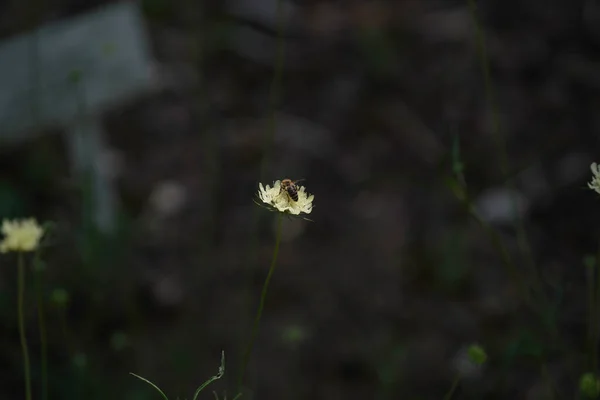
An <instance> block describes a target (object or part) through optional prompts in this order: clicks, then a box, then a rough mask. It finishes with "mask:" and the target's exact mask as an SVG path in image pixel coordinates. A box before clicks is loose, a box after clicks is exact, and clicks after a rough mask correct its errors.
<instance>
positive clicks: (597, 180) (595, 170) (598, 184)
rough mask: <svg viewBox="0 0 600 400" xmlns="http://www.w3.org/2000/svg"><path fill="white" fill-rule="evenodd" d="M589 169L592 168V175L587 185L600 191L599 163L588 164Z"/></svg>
mask: <svg viewBox="0 0 600 400" xmlns="http://www.w3.org/2000/svg"><path fill="white" fill-rule="evenodd" d="M590 169H591V170H592V174H593V175H594V176H593V178H592V181H591V182H588V187H589V188H590V189H592V190H595V191H596V192H597V193H600V165H598V164H596V163H592V165H590Z"/></svg>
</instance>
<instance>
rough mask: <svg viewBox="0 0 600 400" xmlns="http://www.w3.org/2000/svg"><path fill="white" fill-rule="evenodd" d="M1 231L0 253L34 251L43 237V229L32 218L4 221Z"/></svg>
mask: <svg viewBox="0 0 600 400" xmlns="http://www.w3.org/2000/svg"><path fill="white" fill-rule="evenodd" d="M1 231H2V234H3V235H4V239H3V240H2V241H1V242H0V253H7V252H10V251H15V252H28V251H34V250H36V249H37V247H38V245H39V243H40V239H41V238H42V236H43V235H44V229H43V228H42V227H41V226H39V225H38V223H37V221H36V220H35V219H34V218H29V219H24V220H12V221H10V220H4V221H3V222H2V229H1Z"/></svg>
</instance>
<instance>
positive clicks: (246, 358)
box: [238, 213, 283, 392]
mask: <svg viewBox="0 0 600 400" xmlns="http://www.w3.org/2000/svg"><path fill="white" fill-rule="evenodd" d="M282 222H283V214H282V213H278V215H277V233H276V237H275V249H274V250H273V258H272V260H271V267H270V268H269V273H268V274H267V278H266V279H265V283H264V285H263V288H262V293H261V295H260V304H259V306H258V311H257V312H256V317H255V318H254V326H253V327H252V334H251V336H250V342H249V343H248V347H247V348H246V352H245V353H244V360H243V363H242V371H241V373H240V379H239V381H238V392H240V391H241V388H242V384H243V383H244V378H245V377H246V369H247V367H248V362H249V361H250V355H251V354H252V348H253V347H254V341H255V340H256V336H257V335H258V327H259V324H260V318H261V316H262V312H263V309H264V307H265V299H266V297H267V290H268V289H269V282H271V277H272V276H273V272H274V271H275V266H276V265H277V256H278V254H279V244H280V243H281V226H282Z"/></svg>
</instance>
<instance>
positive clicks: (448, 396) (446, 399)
mask: <svg viewBox="0 0 600 400" xmlns="http://www.w3.org/2000/svg"><path fill="white" fill-rule="evenodd" d="M460 378H461V375H460V374H458V375H456V378H454V382H452V386H451V387H450V390H448V392H447V393H446V395H445V396H444V400H450V399H451V398H452V395H453V394H454V392H455V391H456V388H457V387H458V384H459V383H460Z"/></svg>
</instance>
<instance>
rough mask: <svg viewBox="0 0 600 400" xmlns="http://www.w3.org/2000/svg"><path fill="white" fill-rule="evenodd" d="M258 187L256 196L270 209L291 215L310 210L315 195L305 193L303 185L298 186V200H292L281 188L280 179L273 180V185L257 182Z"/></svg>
mask: <svg viewBox="0 0 600 400" xmlns="http://www.w3.org/2000/svg"><path fill="white" fill-rule="evenodd" d="M258 189H259V190H258V198H259V199H260V200H261V201H262V202H263V203H264V205H266V206H267V208H269V209H271V210H272V211H278V212H282V213H286V214H292V215H300V214H310V213H311V212H312V209H313V200H314V198H315V196H314V195H309V194H308V193H306V189H305V188H304V186H300V187H299V188H298V201H294V200H292V199H291V198H290V196H289V195H288V194H287V192H286V191H285V190H281V182H280V181H275V182H274V183H273V187H270V186H269V185H266V187H265V186H263V184H262V183H259V184H258Z"/></svg>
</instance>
